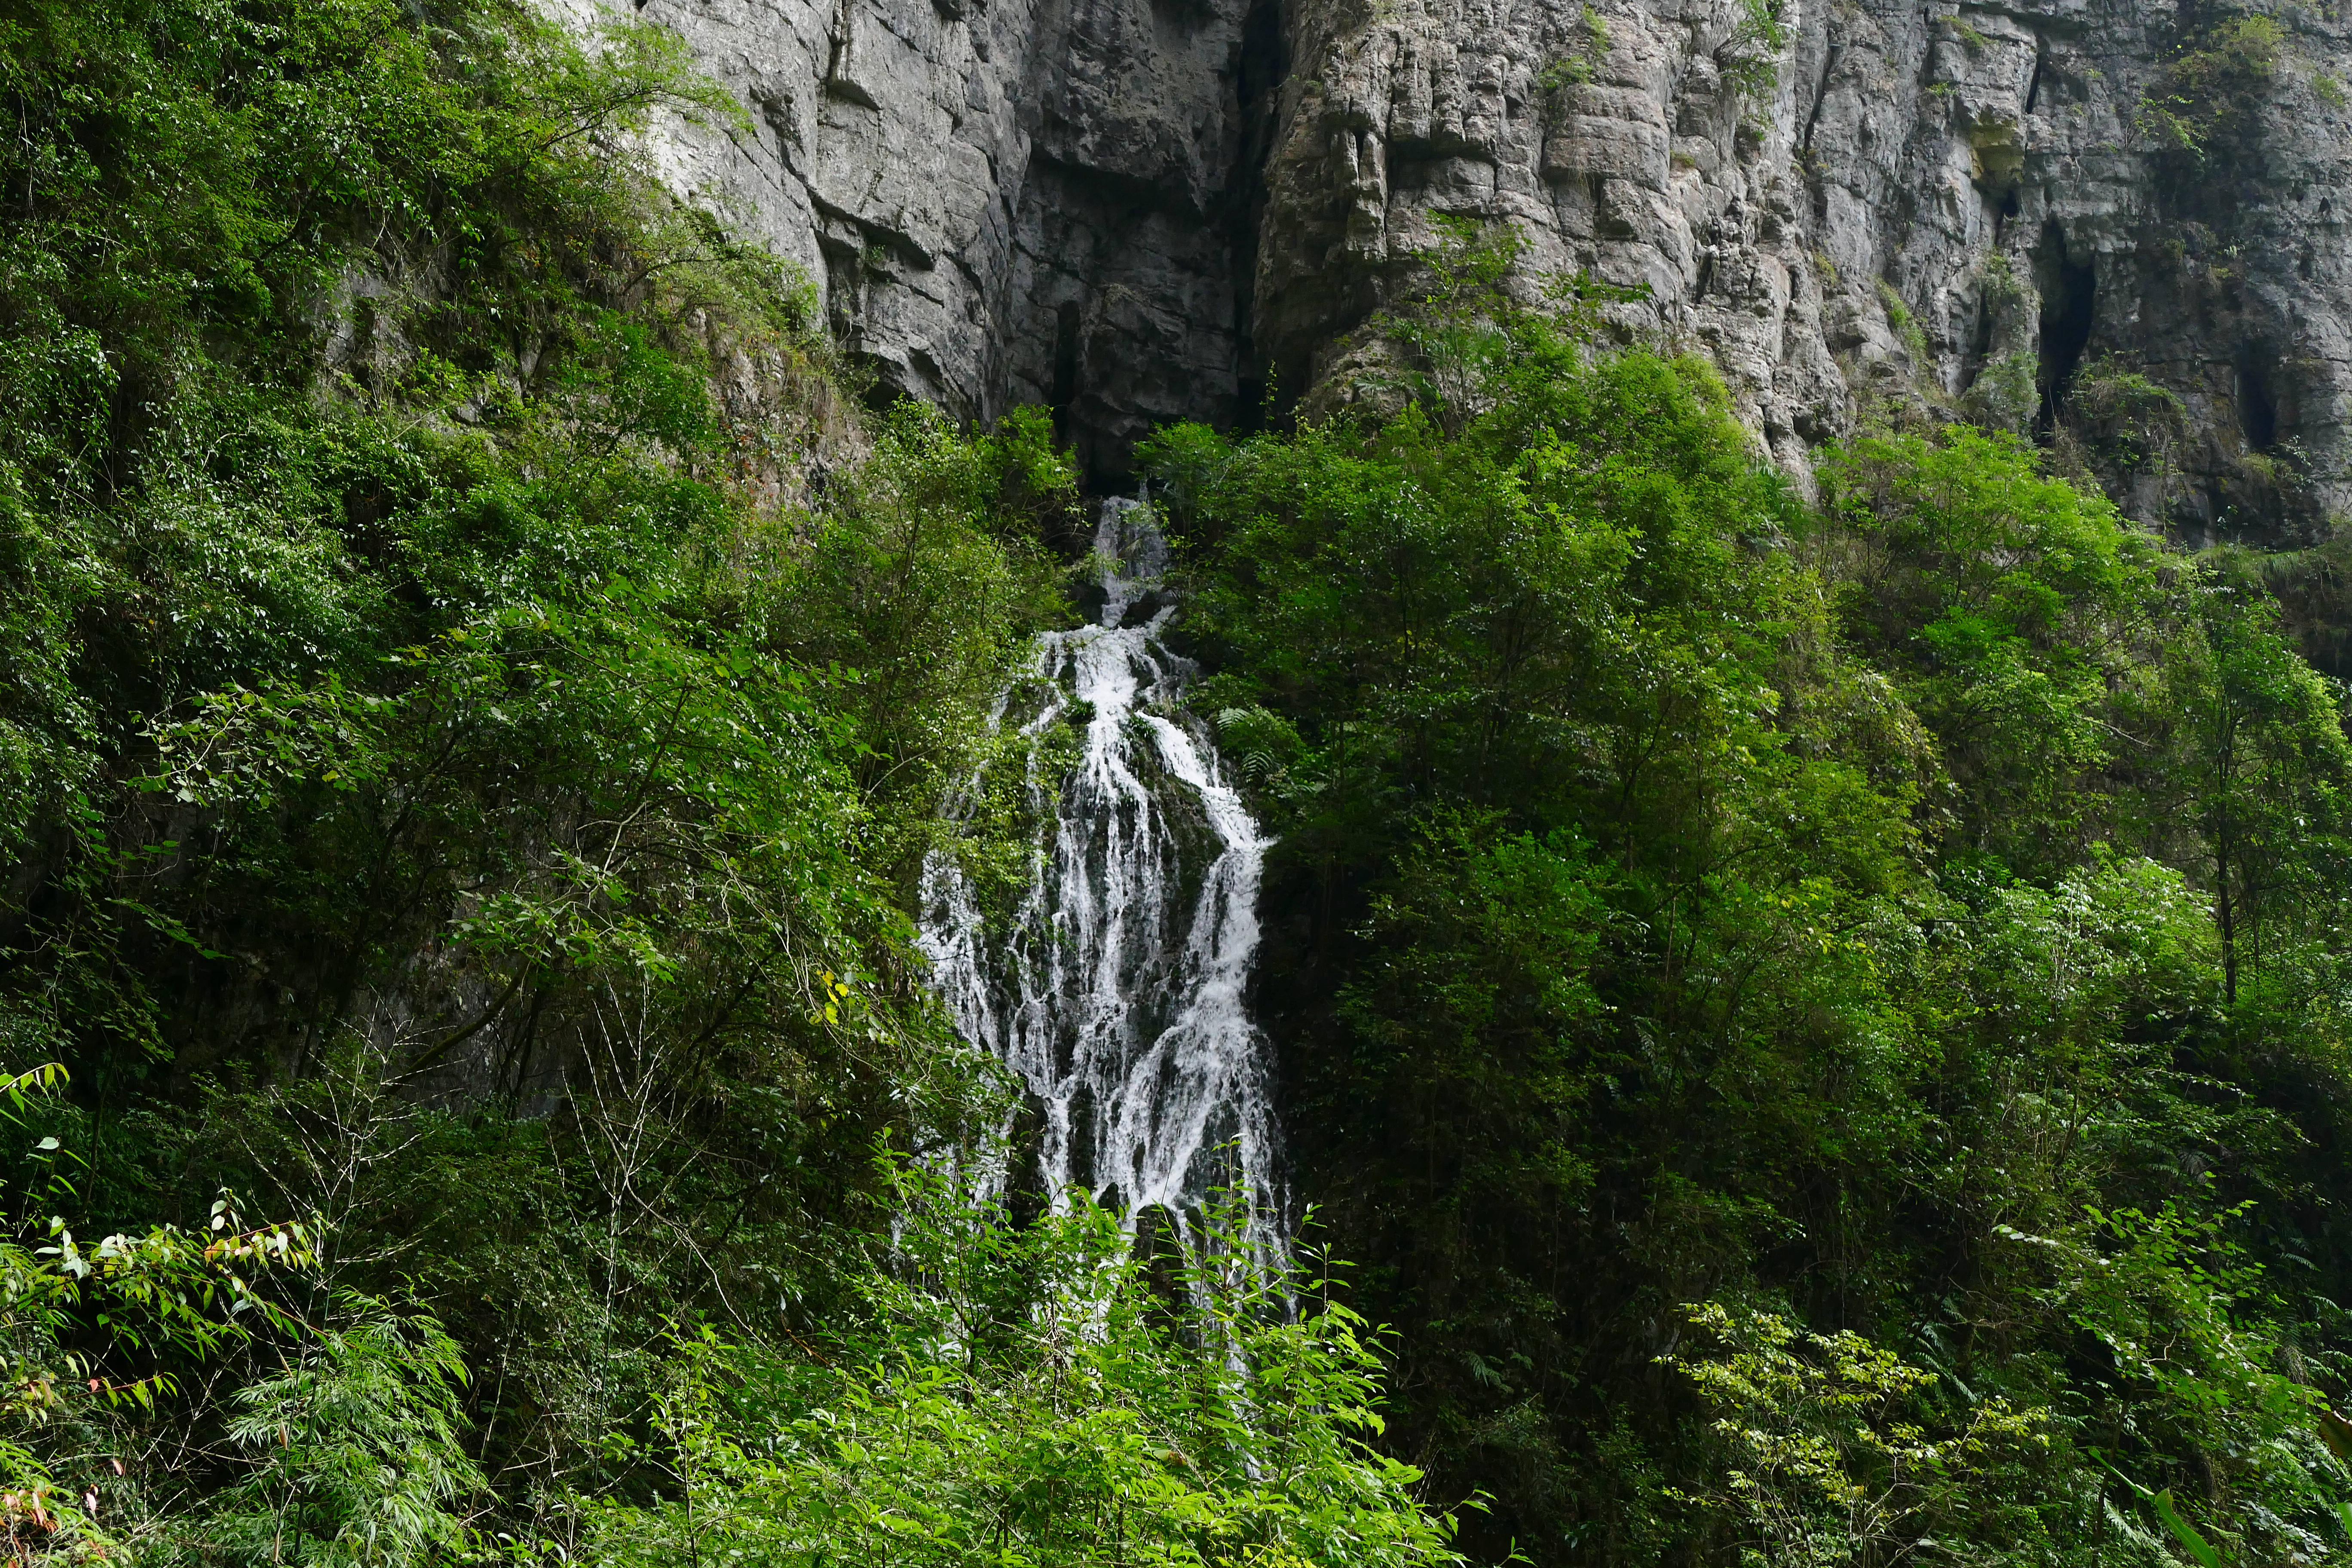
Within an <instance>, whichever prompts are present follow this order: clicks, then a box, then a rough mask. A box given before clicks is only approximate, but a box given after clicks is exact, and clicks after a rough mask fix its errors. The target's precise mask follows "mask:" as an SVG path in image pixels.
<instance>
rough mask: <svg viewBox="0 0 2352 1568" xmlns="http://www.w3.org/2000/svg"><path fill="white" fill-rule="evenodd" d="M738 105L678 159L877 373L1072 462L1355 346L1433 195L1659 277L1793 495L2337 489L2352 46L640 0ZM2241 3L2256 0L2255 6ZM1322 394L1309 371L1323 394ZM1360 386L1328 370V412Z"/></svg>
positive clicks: (2264, 37) (1810, 15)
mask: <svg viewBox="0 0 2352 1568" xmlns="http://www.w3.org/2000/svg"><path fill="white" fill-rule="evenodd" d="M644 15H645V16H647V17H649V18H652V19H654V20H656V21H659V22H662V23H664V24H666V25H668V26H675V27H677V28H678V29H679V30H680V31H681V32H683V33H684V34H685V35H686V36H687V37H688V39H689V40H690V41H691V42H692V44H693V46H694V47H695V48H696V50H697V51H698V55H699V57H700V58H701V59H702V60H703V61H704V62H705V64H706V66H707V67H708V68H709V69H711V70H712V71H713V72H714V73H715V74H716V75H718V76H719V78H720V79H722V80H723V81H725V82H727V83H728V84H729V85H730V87H732V88H734V89H736V90H737V91H738V92H739V93H740V94H741V96H742V98H743V100H744V101H745V103H746V104H747V106H749V107H750V108H751V111H752V114H753V117H754V119H755V121H756V123H757V126H758V130H757V133H756V135H755V136H753V137H751V138H742V137H727V136H720V135H718V134H715V133H712V132H703V131H696V130H694V129H692V128H681V129H679V130H678V131H677V132H676V133H675V134H673V135H671V136H670V137H669V138H668V139H667V142H666V143H665V145H664V147H663V150H662V151H663V156H664V158H665V160H666V163H667V168H668V169H669V171H670V173H671V174H672V176H673V178H674V179H675V180H676V182H677V184H679V185H680V186H681V187H682V188H684V189H687V190H688V191H690V192H691V193H693V194H694V195H696V196H697V197H698V199H700V200H703V201H706V202H708V203H709V204H710V205H713V206H714V207H715V208H717V209H718V210H719V211H721V212H722V213H724V214H728V215H730V216H732V218H733V221H735V222H736V223H738V224H739V225H740V226H741V227H742V228H743V229H744V230H746V231H747V232H748V233H751V234H752V235H755V236H757V237H761V238H762V239H764V240H765V241H766V242H767V243H769V244H771V245H772V246H773V247H775V248H776V249H778V250H779V251H781V252H782V253H783V254H785V255H787V256H790V257H793V258H797V259H799V260H800V261H801V262H802V263H803V266H805V267H806V268H807V269H808V270H809V272H810V275H811V276H812V278H813V279H816V280H817V281H818V282H819V284H820V286H821V287H822V288H823V289H824V294H825V299H826V304H827V309H828V310H829V311H830V313H831V315H832V318H833V320H834V321H835V324H836V326H837V327H838V329H839V330H840V331H841V332H842V333H843V335H844V338H845V341H846V342H847V343H848V344H849V345H850V346H851V348H852V349H853V350H854V351H856V353H860V354H862V355H863V356H865V357H866V360H867V362H868V363H871V364H873V365H874V366H875V368H876V370H877V374H879V375H880V376H881V378H882V379H883V380H884V382H885V383H886V384H888V385H889V386H892V387H896V388H901V389H904V390H906V391H908V392H911V393H914V394H917V395H922V396H926V397H929V398H932V399H935V400H937V401H938V402H940V404H942V405H945V406H946V407H948V408H949V409H950V410H951V411H953V412H956V413H958V414H963V415H973V416H991V415H993V414H995V413H997V412H999V411H1001V410H1002V409H1003V408H1004V407H1006V406H1008V405H1013V404H1015V403H1022V402H1043V403H1048V404H1051V405H1054V406H1055V407H1056V408H1057V409H1060V410H1062V411H1064V417H1065V419H1066V427H1067V429H1068V430H1069V431H1070V433H1071V435H1072V436H1073V437H1074V438H1076V439H1077V440H1078V441H1079V443H1080V445H1081V448H1082V450H1083V452H1084V454H1085V456H1086V458H1087V461H1088V463H1089V466H1090V467H1091V468H1093V469H1094V470H1095V471H1096V472H1097V474H1098V475H1102V476H1113V475H1116V474H1118V473H1119V472H1121V471H1123V469H1124V468H1125V467H1126V463H1127V450H1128V447H1129V444H1130V443H1131V442H1132V440H1133V439H1134V437H1137V436H1138V435H1139V434H1141V433H1142V432H1143V431H1144V430H1146V429H1148V428H1149V427H1150V426H1151V425H1152V424H1154V423H1157V422H1159V421H1160V420H1164V419H1168V418H1172V417H1179V416H1185V417H1194V418H1205V419H1209V420H1212V421H1215V422H1220V423H1231V422H1234V421H1236V420H1243V419H1245V418H1247V417H1248V416H1250V415H1251V413H1252V411H1253V410H1254V409H1255V405H1256V402H1257V395H1258V389H1259V386H1260V385H1261V384H1262V378H1264V377H1265V376H1266V375H1267V374H1268V373H1269V371H1270V372H1271V374H1272V375H1273V377H1274V379H1275V381H1276V385H1277V386H1278V388H1279V390H1280V392H1281V394H1282V395H1284V396H1286V397H1295V396H1298V395H1304V394H1306V393H1307V392H1308V391H1309V390H1310V389H1312V388H1314V387H1315V386H1316V385H1317V384H1319V383H1326V382H1328V380H1329V378H1330V377H1331V375H1332V374H1333V372H1334V371H1335V369H1339V368H1343V367H1344V364H1345V356H1346V353H1347V351H1348V349H1349V341H1348V339H1349V333H1350V332H1351V331H1354V330H1355V329H1357V328H1358V327H1359V326H1360V325H1361V323H1362V322H1363V321H1365V320H1366V319H1367V318H1368V317H1369V316H1370V314H1371V312H1373V311H1374V310H1377V309H1378V308H1379V307H1380V305H1381V303H1382V302H1383V300H1386V299H1388V298H1390V297H1391V294H1392V293H1393V292H1394V291H1395V290H1396V289H1399V288H1400V287H1404V286H1407V285H1409V283H1410V280H1411V279H1412V276H1413V273H1414V269H1415V266H1416V263H1415V261H1414V258H1415V256H1416V254H1417V253H1419V252H1421V251H1423V250H1425V249H1426V248H1427V247H1430V246H1431V245H1432V244H1433V240H1434V238H1435V233H1436V231H1435V227H1434V220H1435V219H1436V218H1438V217H1439V216H1446V215H1458V216H1468V217H1474V218H1477V219H1482V220H1487V221H1492V222H1503V223H1508V224H1510V225H1512V226H1515V227H1516V228H1517V230H1518V231H1519V233H1520V234H1521V236H1522V237H1523V238H1524V239H1525V242H1526V247H1525V258H1524V267H1525V270H1526V273H1527V278H1528V283H1529V286H1530V287H1533V286H1534V281H1535V279H1537V278H1538V276H1539V275H1541V274H1543V273H1546V272H1553V271H1562V270H1567V271H1574V270H1577V269H1590V270H1591V272H1593V273H1595V274H1597V275H1598V276H1600V277H1602V278H1604V279H1609V280H1611V281H1613V282H1618V283H1625V284H1633V283H1640V284H1646V285H1647V286H1648V288H1649V289H1650V291H1651V299H1650V302H1649V303H1648V304H1647V305H1645V306H1641V307H1634V308H1629V309H1628V310H1626V311H1625V312H1624V313H1625V314H1626V316H1627V318H1628V319H1627V320H1626V321H1625V322H1624V325H1625V326H1626V327H1627V328H1628V330H1631V331H1639V332H1642V333H1643V334H1646V335H1648V336H1650V337H1652V338H1654V339H1655V340H1657V341H1661V342H1665V343H1667V344H1669V345H1679V346H1685V347H1689V348H1693V349H1696V350H1698V351H1700V352H1702V353H1706V354H1707V355H1708V356H1709V357H1711V358H1712V359H1713V360H1714V361H1715V363H1717V365H1719V366H1720V367H1721V369H1722V372H1723V374H1724V377H1725V380H1726V382H1727V384H1728V385H1729V387H1730V388H1731V391H1732V395H1733V397H1734V400H1735V404H1736V405H1737V407H1738V412H1739V415H1740V417H1741V418H1742V419H1743V421H1744V422H1746V423H1747V424H1748V426H1750V428H1752V429H1753V430H1754V431H1755V432H1756V433H1757V436H1758V437H1759V441H1760V442H1761V443H1762V444H1763V445H1764V446H1765V447H1767V448H1768V449H1769V451H1770V452H1771V453H1772V455H1773V456H1774V457H1775V458H1777V459H1778V460H1779V461H1780V463H1782V464H1783V465H1784V466H1785V467H1787V468H1789V469H1790V471H1791V472H1792V473H1794V474H1796V475H1798V476H1799V477H1800V478H1801V479H1802V478H1804V477H1805V476H1807V475H1809V473H1810V471H1811V453H1812V452H1813V450H1814V449H1815V448H1817V447H1818V446H1819V445H1820V444H1821V443H1822V442H1823V441H1826V440H1829V439H1832V438H1834V437H1838V436H1839V435H1841V434H1843V433H1844V432H1846V431H1848V430H1850V429H1852V428H1853V426H1854V425H1855V423H1856V421H1857V420H1858V419H1862V418H1864V417H1883V418H1887V419H1891V420H1894V421H1896V422H1898V423H1899V422H1901V421H1902V420H1905V419H1934V418H1941V417H1949V416H1969V417H1972V418H1976V419H1979V421H1981V422H1984V423H1988V424H1991V425H1995V426H2002V425H2006V426H2011V427H2013V428H2016V429H2019V430H2021V431H2024V430H2028V429H2038V430H2039V432H2040V433H2041V434H2042V436H2043V437H2044V438H2046V439H2053V440H2055V441H2056V442H2057V444H2058V445H2059V446H2060V447H2062V448H2063V449H2064V450H2065V451H2066V452H2067V453H2068V454H2069V455H2070V456H2071V458H2074V460H2077V461H2079V462H2080V463H2082V464H2083V465H2084V466H2085V467H2087V468H2090V469H2092V470H2093V471H2095V472H2097V473H2098V474H2099V475H2100V477H2101V478H2102V479H2105V481H2106V482H2107V483H2108V486H2109V488H2110V489H2111V490H2112V491H2114V492H2115V493H2116V494H2117V495H2118V496H2119V498H2121V499H2122V500H2125V502H2126V505H2127V506H2128V507H2129V508H2130V509H2131V510H2134V511H2135V512H2136V513H2137V514H2138V515H2141V516H2143V517H2147V518H2149V519H2151V520H2160V521H2165V522H2167V523H2168V524H2169V525H2170V526H2172V527H2174V528H2176V529H2177V530H2179V531H2184V532H2186V533H2188V534H2189V535H2190V536H2192V537H2197V538H2212V537H2236V536H2252V537H2257V538H2261V539H2263V540H2265V541H2268V542H2292V541H2294V540H2297V539H2301V538H2307V537H2310V536H2312V535H2313V534H2314V533H2315V532H2316V531H2319V530H2320V529H2322V528H2323V527H2324V525H2325V520H2326V518H2327V517H2328V516H2329V515H2330V514H2332V513H2335V512H2337V511H2341V510H2352V454H2347V429H2346V418H2347V394H2352V253H2347V241H2346V229H2345V223H2346V221H2347V216H2352V161H2347V151H2352V111H2347V89H2346V88H2344V87H2343V86H2341V85H2339V82H2340V81H2343V80H2352V37H2347V34H2346V32H2345V29H2344V27H2343V26H2340V25H2339V24H2338V23H2337V22H2336V21H2335V20H2333V19H2331V18H2332V8H2329V14H2327V15H2323V14H2322V8H2318V7H2294V6H2286V5H2281V6H2280V7H2279V8H2278V10H2277V14H2276V16H2275V19H2272V18H2268V17H2263V16H2252V15H2251V14H2250V13H2248V12H2245V11H2242V10H2241V11H2231V12H2228V13H2224V12H2223V11H2221V9H2219V8H2218V7H2200V6H2199V5H2196V4H2194V3H2191V0H1961V3H1959V4H1957V5H1955V4H1952V3H1949V0H1935V3H1932V4H1931V3H1928V0H1783V3H1782V5H1780V24H1779V26H1767V25H1765V24H1764V22H1763V20H1762V19H1761V17H1760V15H1759V9H1758V7H1757V5H1753V4H1751V3H1750V0H1597V3H1596V4H1593V5H1584V4H1581V3H1580V0H1279V8H1278V9H1277V0H648V4H647V5H646V8H645V11H644ZM2250 18H2251V19H2250ZM1328 392H1329V388H1328V387H1327V388H1326V393H1327V395H1328ZM1342 395H1344V394H1342Z"/></svg>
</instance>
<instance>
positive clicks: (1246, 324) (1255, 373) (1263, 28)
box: [1225, 0, 1290, 430]
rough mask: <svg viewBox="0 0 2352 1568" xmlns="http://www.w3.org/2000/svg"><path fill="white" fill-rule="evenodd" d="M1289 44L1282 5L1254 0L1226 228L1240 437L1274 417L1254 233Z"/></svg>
mask: <svg viewBox="0 0 2352 1568" xmlns="http://www.w3.org/2000/svg"><path fill="white" fill-rule="evenodd" d="M1287 38H1288V34H1287V33H1286V31H1285V30H1284V27H1283V17H1282V5H1281V0H1253V4H1252V5H1251V6H1250V8H1249V14H1248V15H1247V16H1245V17H1244V19H1243V22H1242V42H1241V49H1240V53H1239V58H1238V59H1237V60H1236V62H1235V67H1234V99H1235V101H1236V102H1237V104H1238V105H1239V108H1240V111H1241V125H1242V140H1241V150H1240V154H1239V156H1238V157H1237V158H1236V159H1235V161H1234V172H1233V174H1232V176H1231V178H1229V179H1228V180H1227V181H1226V184H1225V193H1226V195H1225V200H1226V211H1225V222H1226V224H1227V225H1228V227H1229V232H1230V235H1231V238H1232V242H1233V268H1234V342H1235V343H1236V345H1237V349H1238V353H1239V354H1240V358H1241V366H1240V370H1241V380H1240V384H1239V386H1238V387H1237V388H1236V389H1235V390H1236V392H1237V394H1238V396H1237V399H1236V405H1235V407H1234V410H1233V415H1232V423H1233V425H1234V427H1235V428H1238V429H1243V430H1256V429H1260V428H1262V427H1264V426H1265V423H1266V421H1267V420H1269V419H1270V418H1272V417H1273V416H1275V415H1276V412H1278V411H1277V410H1276V409H1274V408H1269V407H1267V406H1266V405H1267V403H1268V402H1269V401H1270V399H1271V397H1272V392H1271V389H1270V388H1269V385H1268V383H1267V379H1266V365H1267V360H1266V356H1265V352H1264V351H1263V350H1261V349H1260V348H1259V347H1258V345H1257V338H1256V331H1255V326H1256V320H1255V319H1256V313H1257V312H1256V306H1257V250H1258V234H1259V231H1260V230H1261V229H1263V228H1264V227H1265V209H1266V189H1265V165H1266V160H1267V159H1269V158H1270V157H1272V156H1273V153H1274V141H1275V132H1276V95H1277V94H1278V93H1279V92H1280V91H1281V89H1282V83H1283V79H1285V78H1286V77H1287V76H1288V75H1289V74H1290V49H1289V45H1288V43H1287V41H1286V40H1287Z"/></svg>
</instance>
